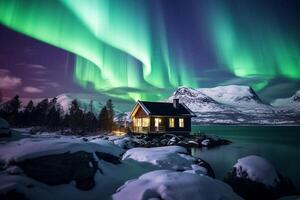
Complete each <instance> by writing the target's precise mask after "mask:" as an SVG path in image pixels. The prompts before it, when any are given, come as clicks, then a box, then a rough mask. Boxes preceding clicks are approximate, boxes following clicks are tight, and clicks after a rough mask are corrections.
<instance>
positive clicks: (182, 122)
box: [179, 118, 184, 128]
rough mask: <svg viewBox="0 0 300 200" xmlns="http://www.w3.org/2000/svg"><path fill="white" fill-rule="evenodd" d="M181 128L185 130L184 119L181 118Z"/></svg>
mask: <svg viewBox="0 0 300 200" xmlns="http://www.w3.org/2000/svg"><path fill="white" fill-rule="evenodd" d="M179 127H181V128H183V127H184V119H183V118H179Z"/></svg>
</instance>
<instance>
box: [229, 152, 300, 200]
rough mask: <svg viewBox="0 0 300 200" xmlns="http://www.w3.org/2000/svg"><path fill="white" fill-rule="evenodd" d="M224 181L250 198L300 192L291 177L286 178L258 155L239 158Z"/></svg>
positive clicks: (275, 196) (280, 195)
mask: <svg viewBox="0 0 300 200" xmlns="http://www.w3.org/2000/svg"><path fill="white" fill-rule="evenodd" d="M224 181H225V182H226V183H228V184H229V185H231V186H232V188H233V190H234V191H235V192H236V193H237V194H239V195H240V196H241V197H243V198H245V199H249V200H250V199H277V198H279V197H282V196H288V195H297V194H299V193H298V191H297V189H296V188H295V186H294V185H293V183H292V182H291V181H290V180H289V179H287V178H284V177H283V176H282V175H281V174H280V173H279V172H278V171H277V170H276V169H275V168H274V166H273V165H272V164H271V163H269V162H268V161H267V160H266V159H264V158H262V157H260V156H256V155H250V156H246V157H243V158H240V159H238V161H237V163H236V164H235V165H234V166H233V168H232V170H231V171H230V172H229V173H228V174H227V176H226V177H225V178H224Z"/></svg>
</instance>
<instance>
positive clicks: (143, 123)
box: [142, 117, 150, 127]
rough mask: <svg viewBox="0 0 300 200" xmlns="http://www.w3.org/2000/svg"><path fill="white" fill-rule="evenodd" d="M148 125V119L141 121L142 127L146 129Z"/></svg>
mask: <svg viewBox="0 0 300 200" xmlns="http://www.w3.org/2000/svg"><path fill="white" fill-rule="evenodd" d="M149 123H150V120H149V118H146V117H145V118H143V120H142V126H143V127H148V126H149Z"/></svg>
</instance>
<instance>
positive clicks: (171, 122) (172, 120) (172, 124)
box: [169, 118, 175, 128]
mask: <svg viewBox="0 0 300 200" xmlns="http://www.w3.org/2000/svg"><path fill="white" fill-rule="evenodd" d="M174 122H175V120H174V118H169V127H171V128H174V127H175V123H174Z"/></svg>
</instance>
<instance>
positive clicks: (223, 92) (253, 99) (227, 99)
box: [197, 85, 263, 107]
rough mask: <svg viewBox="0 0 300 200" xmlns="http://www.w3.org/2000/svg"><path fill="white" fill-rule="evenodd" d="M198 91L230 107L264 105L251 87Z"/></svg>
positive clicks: (223, 87)
mask: <svg viewBox="0 0 300 200" xmlns="http://www.w3.org/2000/svg"><path fill="white" fill-rule="evenodd" d="M197 91H199V92H202V93H203V94H206V95H207V96H209V97H211V98H213V99H214V100H216V101H218V102H220V103H223V104H228V105H233V106H235V105H237V104H238V105H239V106H242V107H247V106H252V105H253V104H263V102H262V101H261V100H260V98H259V97H258V96H257V94H256V93H255V91H254V90H253V89H252V88H251V87H249V86H239V85H228V86H218V87H214V88H199V89H197Z"/></svg>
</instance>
